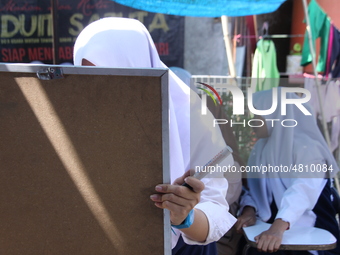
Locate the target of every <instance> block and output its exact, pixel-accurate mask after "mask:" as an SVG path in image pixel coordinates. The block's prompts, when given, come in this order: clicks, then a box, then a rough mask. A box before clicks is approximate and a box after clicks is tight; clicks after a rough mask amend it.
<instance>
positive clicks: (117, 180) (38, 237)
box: [0, 72, 164, 255]
mask: <svg viewBox="0 0 340 255" xmlns="http://www.w3.org/2000/svg"><path fill="white" fill-rule="evenodd" d="M0 76H1V77H0V81H1V82H0V141H1V142H0V171H1V178H0V236H1V238H0V254H11V255H16V254H18V255H19V254H20V255H22V254H25V255H27V254H34V255H36V254H56V255H60V254H91V255H93V254H96V255H98V254H124V255H127V254H140V253H141V252H142V253H143V254H163V253H164V243H163V242H164V240H163V212H162V210H159V209H158V208H156V207H155V206H154V205H153V202H152V201H151V200H150V199H149V196H150V195H151V194H153V193H154V187H155V185H156V184H158V183H162V176H163V175H162V111H161V110H162V109H161V105H162V102H161V85H160V84H161V79H160V77H144V76H135V77H133V76H112V75H105V76H98V75H66V76H65V78H64V79H60V80H52V81H41V80H39V79H37V78H36V76H35V74H29V73H9V72H4V73H0Z"/></svg>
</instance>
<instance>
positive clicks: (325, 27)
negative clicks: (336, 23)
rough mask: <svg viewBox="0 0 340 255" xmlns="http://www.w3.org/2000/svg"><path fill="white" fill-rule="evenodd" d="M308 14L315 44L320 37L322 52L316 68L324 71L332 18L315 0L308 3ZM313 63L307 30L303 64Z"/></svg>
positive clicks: (303, 49)
mask: <svg viewBox="0 0 340 255" xmlns="http://www.w3.org/2000/svg"><path fill="white" fill-rule="evenodd" d="M308 16H309V20H310V28H311V32H312V41H313V45H314V46H315V40H316V39H317V38H319V37H320V39H321V40H320V52H319V58H318V63H317V66H316V70H317V71H318V72H324V71H325V70H326V59H327V48H328V39H329V29H330V25H331V23H330V19H329V17H328V16H327V14H326V13H325V12H324V11H323V10H322V9H321V7H320V6H319V5H318V3H317V2H316V1H315V0H312V1H311V2H310V4H309V5H308ZM310 63H312V54H311V52H310V47H309V39H308V33H307V31H306V33H305V38H304V42H303V48H302V59H301V65H302V66H306V65H308V64H310Z"/></svg>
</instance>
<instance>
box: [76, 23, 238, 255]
mask: <svg viewBox="0 0 340 255" xmlns="http://www.w3.org/2000/svg"><path fill="white" fill-rule="evenodd" d="M74 64H75V65H76V66H79V65H90V66H101V67H119V68H129V67H132V68H167V67H166V66H165V65H164V64H163V63H162V62H161V60H160V58H159V55H158V53H157V50H156V47H155V45H154V43H153V41H152V39H151V36H150V34H149V32H148V31H147V29H146V28H145V26H144V25H143V24H142V23H141V22H139V21H137V20H134V19H127V18H104V19H101V20H98V21H95V22H93V23H91V24H90V25H88V26H87V27H86V28H85V29H84V30H83V31H82V32H81V33H80V35H79V36H78V38H77V40H76V42H75V46H74ZM131 96H133V95H131ZM169 108H170V111H169V113H170V121H169V129H170V174H171V181H172V185H170V184H158V185H157V186H156V188H155V194H153V195H151V197H150V198H151V200H152V201H153V202H154V203H155V206H156V207H158V208H162V209H164V208H165V209H168V210H170V219H171V223H172V226H173V233H172V247H173V254H215V253H216V247H215V246H214V245H209V244H210V243H212V244H214V242H215V241H217V240H218V239H219V238H220V237H221V236H223V235H224V233H226V232H227V231H228V230H229V229H230V228H231V227H232V226H233V225H234V223H235V222H236V219H235V218H234V217H233V216H232V215H231V214H230V213H229V212H228V210H229V206H228V204H227V202H226V200H225V196H226V189H227V187H228V183H227V181H226V180H225V178H222V177H223V175H222V173H221V178H204V179H203V180H202V181H200V180H197V179H195V178H193V177H190V176H189V173H188V170H189V169H190V168H192V167H193V166H195V165H197V166H203V165H204V164H205V163H206V162H207V161H209V160H210V159H211V158H212V157H213V156H215V155H216V154H217V153H218V152H219V151H220V150H221V149H223V148H224V147H225V142H224V140H223V138H222V136H221V132H220V130H219V128H214V127H213V125H212V124H210V123H213V122H212V120H213V117H212V116H211V114H210V115H209V114H208V115H207V116H206V117H205V118H206V119H203V117H202V115H201V103H200V99H199V98H198V96H197V97H194V96H191V97H190V89H189V88H188V87H187V86H186V85H185V84H184V83H183V82H182V81H181V80H180V79H179V78H178V77H177V76H176V75H174V73H173V72H171V71H169ZM207 120H208V121H207ZM190 121H191V122H192V123H191V125H192V128H191V129H190ZM222 163H223V164H226V165H229V164H232V163H233V160H232V157H228V158H227V159H226V160H224V161H223V162H222ZM222 163H221V164H222ZM136 171H138V169H136ZM184 180H185V181H186V182H187V183H188V184H189V185H190V186H192V187H193V191H192V190H190V189H188V188H187V187H184V186H181V185H180V184H182V183H183V182H184ZM155 185H156V184H155ZM186 244H189V245H186Z"/></svg>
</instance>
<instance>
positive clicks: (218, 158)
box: [182, 145, 233, 190]
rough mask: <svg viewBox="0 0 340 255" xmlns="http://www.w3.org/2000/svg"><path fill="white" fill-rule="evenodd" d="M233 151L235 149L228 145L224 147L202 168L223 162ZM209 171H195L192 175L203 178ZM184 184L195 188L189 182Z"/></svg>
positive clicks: (199, 178)
mask: <svg viewBox="0 0 340 255" xmlns="http://www.w3.org/2000/svg"><path fill="white" fill-rule="evenodd" d="M232 152H233V150H232V149H231V148H230V147H229V146H228V145H227V146H226V147H225V148H224V149H222V150H221V151H220V152H219V153H217V154H216V156H215V157H213V158H212V159H211V160H209V161H208V163H206V164H205V165H204V166H203V167H202V168H205V167H209V166H216V165H217V164H218V163H220V162H222V161H223V160H224V159H225V158H226V157H228V156H229V155H230V154H231V153H232ZM208 173H209V171H204V172H195V174H194V175H193V176H192V177H194V178H196V179H198V180H201V179H203V178H204V177H205V176H206V175H207V174H208ZM182 186H185V187H187V188H189V189H191V190H193V188H192V187H191V186H190V185H189V184H187V183H183V184H182Z"/></svg>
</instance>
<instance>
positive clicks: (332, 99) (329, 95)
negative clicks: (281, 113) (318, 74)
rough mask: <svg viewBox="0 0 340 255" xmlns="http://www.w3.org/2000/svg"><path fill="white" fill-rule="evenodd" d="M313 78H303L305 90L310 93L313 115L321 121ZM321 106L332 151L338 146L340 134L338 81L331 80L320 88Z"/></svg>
mask: <svg viewBox="0 0 340 255" xmlns="http://www.w3.org/2000/svg"><path fill="white" fill-rule="evenodd" d="M316 86H317V85H316V84H315V78H305V84H304V87H305V89H307V90H309V91H310V92H311V99H310V100H309V104H310V106H311V107H312V108H313V112H314V115H315V116H316V117H317V118H318V119H319V120H321V118H322V117H321V116H322V115H321V109H320V103H319V97H318V92H317V87H316ZM319 92H320V97H321V105H322V110H323V116H324V118H325V121H326V123H328V125H331V130H330V131H331V132H330V139H331V141H330V142H331V144H330V149H331V151H334V150H335V149H336V148H337V147H338V146H339V139H338V138H339V134H340V100H339V99H340V80H331V81H329V82H328V83H327V84H324V85H321V86H320V90H319Z"/></svg>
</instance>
